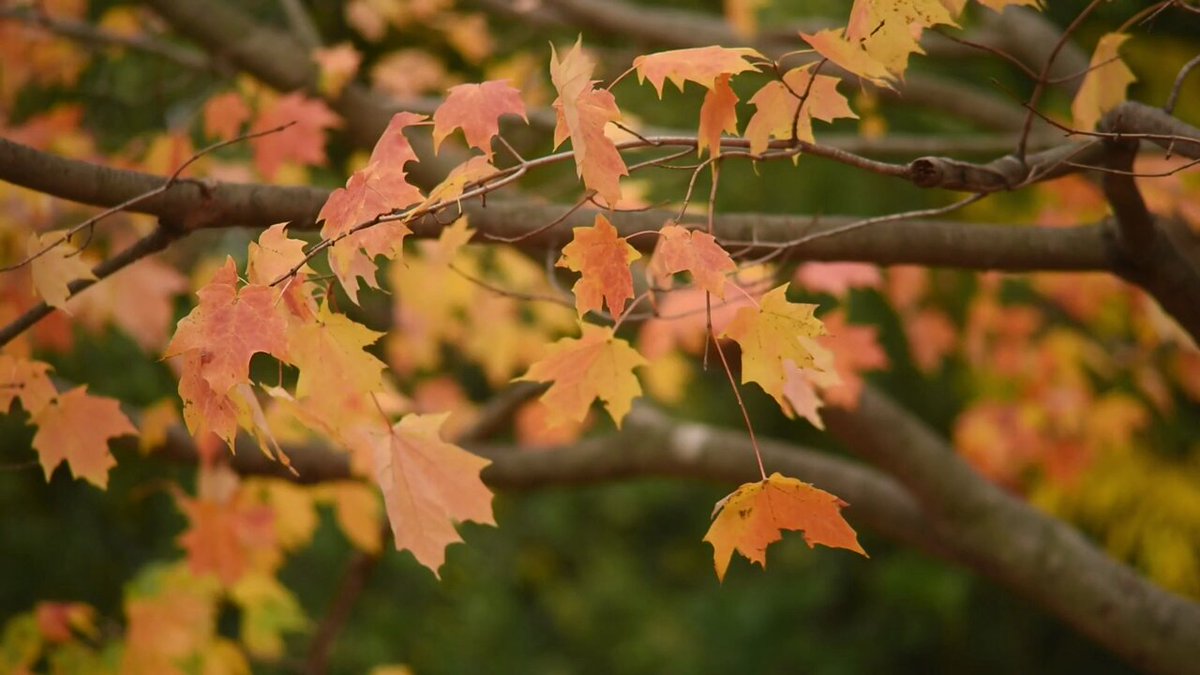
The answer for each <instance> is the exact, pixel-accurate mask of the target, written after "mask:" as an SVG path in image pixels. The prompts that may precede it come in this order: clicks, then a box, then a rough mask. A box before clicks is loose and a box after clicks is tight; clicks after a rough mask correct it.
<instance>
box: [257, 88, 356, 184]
mask: <svg viewBox="0 0 1200 675" xmlns="http://www.w3.org/2000/svg"><path fill="white" fill-rule="evenodd" d="M340 123H341V120H340V119H339V118H338V116H337V115H336V114H334V112H333V111H332V110H330V109H329V106H327V105H325V104H324V103H323V102H321V101H318V100H316V99H311V98H306V97H305V96H304V95H303V94H300V93H296V92H293V93H290V94H284V95H283V96H280V97H279V98H277V99H275V100H274V101H273V102H272V103H271V104H269V105H268V106H267V107H266V109H264V110H263V111H262V112H261V113H260V114H259V116H258V121H257V122H255V124H254V127H253V130H254V131H266V130H268V129H274V128H276V127H281V126H283V125H285V124H291V126H289V127H287V128H286V129H283V130H282V131H279V132H277V133H272V134H267V135H265V136H262V137H260V138H257V139H255V140H254V141H253V143H254V166H255V167H256V168H257V169H258V172H259V173H261V174H262V176H263V178H266V179H267V180H272V179H274V178H275V174H276V173H278V172H279V169H280V168H281V167H282V166H283V165H284V163H286V162H299V163H301V164H307V165H310V166H319V165H321V164H324V163H325V130H326V129H329V128H331V127H336V126H338V125H339V124H340Z"/></svg>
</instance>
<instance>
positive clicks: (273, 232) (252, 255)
mask: <svg viewBox="0 0 1200 675" xmlns="http://www.w3.org/2000/svg"><path fill="white" fill-rule="evenodd" d="M286 227H287V224H286V223H278V224H275V225H272V226H271V227H268V228H267V229H266V230H263V233H262V234H260V235H259V236H258V241H257V242H254V241H252V242H250V244H249V245H248V246H247V247H246V248H247V254H246V278H247V279H248V280H249V281H250V283H251V284H253V285H258V286H270V285H271V284H272V283H274V282H275V281H276V280H278V279H281V278H283V277H284V275H287V274H291V273H292V270H296V273H295V274H296V276H295V278H293V279H289V280H287V281H285V282H284V283H283V285H282V290H281V293H282V294H283V301H284V303H285V304H286V306H287V308H288V312H289V313H290V317H294V318H296V319H300V320H302V321H307V320H310V319H312V317H313V314H314V313H315V312H316V301H315V300H314V299H313V296H312V291H313V289H312V284H311V283H309V282H308V280H307V279H308V275H310V274H312V273H313V269H312V268H311V267H309V266H308V264H306V263H304V258H305V254H304V242H303V241H302V240H300V239H292V238H291V237H288V236H287V230H286ZM290 317H289V318H290Z"/></svg>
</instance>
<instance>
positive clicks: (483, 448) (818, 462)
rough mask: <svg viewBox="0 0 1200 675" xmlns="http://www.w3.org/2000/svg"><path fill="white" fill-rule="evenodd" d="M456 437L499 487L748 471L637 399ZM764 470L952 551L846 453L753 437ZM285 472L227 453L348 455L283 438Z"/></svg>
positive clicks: (241, 465)
mask: <svg viewBox="0 0 1200 675" xmlns="http://www.w3.org/2000/svg"><path fill="white" fill-rule="evenodd" d="M464 445H465V446H466V447H467V448H468V449H470V450H472V451H473V452H476V453H478V454H480V455H483V456H485V457H487V458H489V459H491V460H492V464H491V465H490V466H488V467H487V468H486V469H484V472H483V479H484V482H485V483H487V484H488V485H489V486H491V487H493V488H496V489H501V490H533V489H541V488H548V487H560V486H568V485H584V484H592V483H603V482H609V481H618V480H624V479H631V478H649V477H656V476H658V477H674V478H694V479H700V480H710V481H718V482H722V483H729V484H737V483H742V482H746V481H752V480H757V478H758V470H757V468H756V467H755V463H754V458H753V456H752V455H751V454H750V449H749V445H748V441H747V439H746V435H745V434H744V433H741V432H734V431H725V430H721V429H717V428H714V427H711V426H708V425H703V424H696V423H688V422H679V421H677V420H673V419H671V418H670V417H668V416H666V415H664V414H663V413H661V412H658V411H656V410H653V409H651V408H648V407H645V406H639V407H637V408H635V409H634V411H633V412H632V413H631V414H630V416H629V417H628V418H627V419H626V420H625V423H624V424H623V425H622V429H621V430H620V431H619V432H616V433H613V434H609V435H606V436H599V437H595V438H591V439H587V440H584V441H581V442H579V443H578V444H576V445H573V446H570V447H565V448H558V449H553V450H547V451H540V452H530V451H527V450H521V449H518V448H514V447H511V446H498V445H485V444H481V443H478V442H475V443H464ZM762 450H763V460H764V462H765V463H766V465H767V467H768V468H769V469H770V470H772V471H780V472H782V473H786V474H788V475H791V476H795V477H798V478H801V479H802V480H806V481H809V482H811V483H813V484H815V485H818V486H820V487H822V488H823V489H826V490H828V491H830V492H833V493H834V494H836V495H838V496H839V497H841V498H842V499H844V500H845V501H847V502H849V503H850V507H849V508H848V509H847V511H846V513H847V515H848V517H849V518H850V519H851V521H853V522H856V523H859V524H862V525H865V526H867V527H869V528H871V529H873V530H876V531H877V532H879V533H880V534H882V535H884V536H886V537H888V538H891V539H894V540H897V541H899V542H902V543H904V544H906V545H911V546H915V547H917V548H919V549H921V550H924V551H926V552H929V553H933V554H936V555H939V556H942V557H944V558H949V559H952V558H953V555H952V554H951V553H950V552H948V551H947V550H945V549H944V547H942V546H940V545H939V544H938V543H937V542H936V541H935V540H934V539H933V538H931V537H928V536H927V528H926V527H925V523H924V521H923V518H922V516H921V514H920V512H919V509H918V508H917V507H916V504H915V502H914V501H913V500H912V499H911V498H910V497H909V496H908V495H907V494H906V493H905V491H904V490H903V489H902V488H900V487H899V485H898V484H896V483H895V481H893V480H892V479H890V478H888V477H886V476H884V475H882V474H880V473H879V472H877V471H875V470H874V469H871V468H869V467H865V466H862V465H859V464H856V463H854V462H852V461H848V460H846V459H841V458H838V457H834V456H832V455H829V454H826V453H823V452H820V451H817V450H810V449H806V448H800V447H797V446H795V445H791V444H788V443H783V442H779V441H771V440H767V441H764V442H762ZM157 452H158V453H159V454H161V455H162V456H164V457H167V458H169V459H173V460H180V461H187V462H194V461H196V453H195V446H194V444H193V442H192V440H191V438H190V437H189V436H188V435H187V433H186V432H184V431H183V430H182V429H177V430H175V431H174V432H173V433H172V434H170V435H169V437H168V440H167V442H166V444H165V445H164V446H163V447H162V448H159V449H158V450H157ZM287 452H288V455H289V457H290V458H291V462H292V466H293V467H294V468H295V469H296V472H297V474H298V475H293V474H291V473H290V472H288V471H287V470H285V469H282V468H281V466H280V465H279V464H278V463H276V462H273V461H272V460H270V459H268V458H267V457H265V456H264V455H263V454H262V453H261V452H259V451H258V449H257V448H255V447H253V446H252V444H249V443H248V444H246V446H245V447H239V449H238V452H237V453H236V454H233V455H231V456H230V458H229V461H230V463H231V465H232V466H233V468H234V469H235V470H236V471H238V472H239V473H242V474H245V475H267V476H274V477H278V478H283V479H288V480H295V481H299V482H301V483H319V482H325V481H332V480H344V479H348V478H352V477H353V476H352V475H351V473H350V464H349V461H348V456H347V455H346V454H345V453H342V452H338V451H336V450H331V449H330V448H328V447H327V446H324V445H309V446H301V447H289V448H287Z"/></svg>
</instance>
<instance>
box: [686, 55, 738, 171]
mask: <svg viewBox="0 0 1200 675" xmlns="http://www.w3.org/2000/svg"><path fill="white" fill-rule="evenodd" d="M729 78H730V76H729V75H721V76H719V77H717V79H716V82H715V83H714V84H713V87H712V89H709V90H708V93H706V94H705V95H704V103H703V104H701V106H700V130H699V132H697V134H696V152H697V154H703V153H704V149H705V148H711V150H710V152H711V153H712V155H713V156H714V157H716V156H717V155H720V154H721V132H729V133H731V134H737V130H738V129H737V103H738V97H737V94H735V93H733V88H732V87H730V86H729Z"/></svg>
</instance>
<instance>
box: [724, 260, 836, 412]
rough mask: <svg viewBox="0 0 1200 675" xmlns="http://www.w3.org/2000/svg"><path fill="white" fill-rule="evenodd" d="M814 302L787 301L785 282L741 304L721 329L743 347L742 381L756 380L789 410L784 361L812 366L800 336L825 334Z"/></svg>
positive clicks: (802, 365) (809, 354)
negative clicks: (752, 302) (755, 303)
mask: <svg viewBox="0 0 1200 675" xmlns="http://www.w3.org/2000/svg"><path fill="white" fill-rule="evenodd" d="M816 309H817V306H816V305H810V304H804V303H796V302H788V299H787V284H784V285H782V286H779V287H777V288H775V289H773V290H771V291H769V292H768V293H767V294H766V295H764V296H763V297H762V300H761V301H760V302H759V304H758V306H757V307H742V308H741V309H739V310H738V313H737V315H736V316H734V318H733V321H731V322H730V324H729V326H728V327H727V328H726V329H725V332H724V333H722V337H728V338H732V339H733V340H735V341H737V343H738V344H739V345H740V346H741V348H742V384H748V383H750V382H757V383H758V384H759V386H761V387H762V388H763V391H766V392H767V393H768V394H770V395H771V396H773V397H775V400H776V401H778V402H779V405H780V407H782V408H783V409H784V410H788V409H789V408H788V403H787V400H786V397H785V396H784V387H785V386H786V384H787V373H786V370H785V369H784V365H785V363H786V362H788V361H791V362H792V363H794V364H795V365H796V366H797V367H799V368H813V367H814V362H813V355H812V353H811V352H809V350H808V349H807V348H806V347H805V344H804V342H803V341H802V340H801V338H803V337H816V336H817V335H824V334H825V327H824V325H822V323H821V321H820V320H819V319H817V318H816V316H814V315H813V312H814V311H815V310H816Z"/></svg>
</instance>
